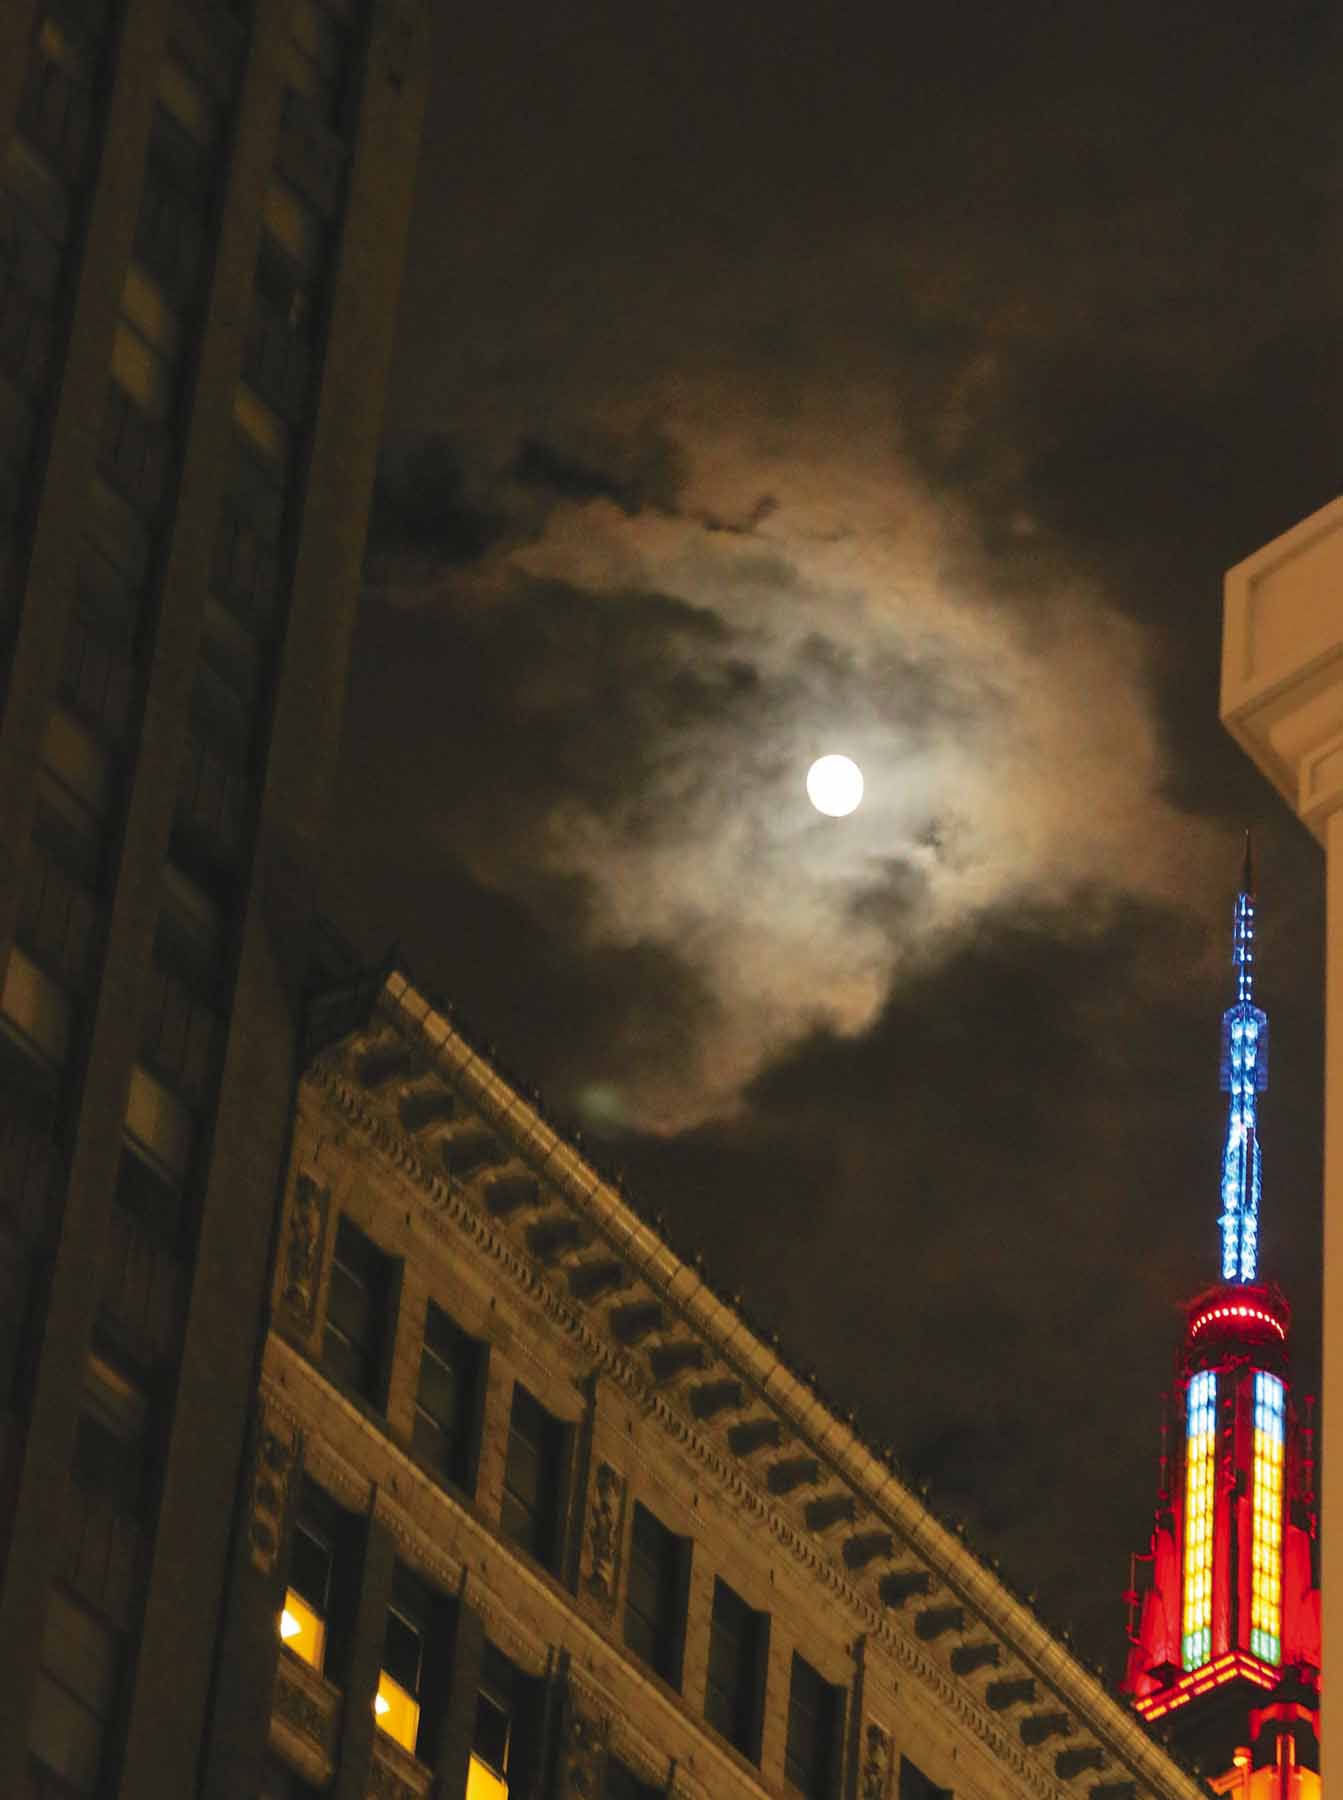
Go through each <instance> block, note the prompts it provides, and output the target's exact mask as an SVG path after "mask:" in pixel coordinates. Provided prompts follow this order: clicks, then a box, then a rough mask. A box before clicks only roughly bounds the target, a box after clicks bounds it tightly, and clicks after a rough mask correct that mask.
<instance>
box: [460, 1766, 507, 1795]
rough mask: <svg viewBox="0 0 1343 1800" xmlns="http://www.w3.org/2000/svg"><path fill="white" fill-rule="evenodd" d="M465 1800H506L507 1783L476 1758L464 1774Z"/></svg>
mask: <svg viewBox="0 0 1343 1800" xmlns="http://www.w3.org/2000/svg"><path fill="white" fill-rule="evenodd" d="M466 1800H508V1783H507V1782H506V1781H505V1780H504V1778H503V1776H502V1775H496V1774H495V1772H494V1770H493V1769H492V1768H490V1767H489V1765H488V1764H487V1763H483V1762H482V1761H481V1760H480V1758H479V1757H478V1756H473V1757H472V1758H471V1766H470V1768H469V1769H468V1770H467V1772H466Z"/></svg>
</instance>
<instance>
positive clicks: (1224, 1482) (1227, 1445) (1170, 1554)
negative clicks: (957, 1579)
mask: <svg viewBox="0 0 1343 1800" xmlns="http://www.w3.org/2000/svg"><path fill="white" fill-rule="evenodd" d="M1232 963H1233V967H1234V970H1235V976H1236V997H1235V1001H1234V1003H1233V1004H1232V1005H1231V1007H1229V1008H1228V1010H1227V1012H1226V1014H1225V1015H1224V1017H1223V1021H1222V1086H1223V1087H1224V1088H1225V1089H1226V1091H1227V1094H1228V1096H1229V1099H1228V1106H1227V1135H1226V1148H1225V1151H1224V1154H1223V1161H1222V1213H1221V1219H1220V1225H1221V1233H1222V1269H1221V1279H1220V1281H1218V1282H1216V1283H1215V1284H1214V1285H1213V1286H1212V1287H1209V1288H1205V1289H1204V1291H1203V1292H1202V1293H1200V1294H1199V1295H1198V1296H1197V1297H1196V1298H1195V1299H1194V1300H1192V1301H1190V1303H1189V1306H1188V1308H1187V1316H1186V1324H1185V1332H1184V1338H1183V1342H1182V1343H1181V1346H1180V1352H1179V1357H1178V1360H1177V1364H1176V1378H1175V1389H1174V1407H1173V1420H1174V1429H1173V1432H1172V1433H1171V1434H1170V1436H1171V1439H1172V1442H1171V1444H1170V1445H1169V1446H1168V1447H1166V1448H1163V1454H1162V1459H1161V1490H1160V1494H1159V1497H1158V1501H1157V1511H1156V1522H1155V1525H1154V1527H1153V1531H1152V1544H1151V1549H1150V1551H1149V1552H1148V1554H1147V1555H1145V1556H1142V1557H1139V1558H1136V1559H1135V1562H1136V1565H1137V1567H1138V1568H1139V1570H1140V1571H1141V1572H1142V1573H1143V1574H1144V1576H1145V1580H1144V1581H1143V1583H1142V1586H1143V1590H1144V1591H1143V1592H1141V1593H1139V1592H1137V1591H1136V1589H1137V1586H1138V1584H1137V1583H1136V1582H1135V1591H1133V1592H1131V1593H1130V1595H1129V1601H1130V1631H1129V1638H1130V1645H1131V1647H1130V1650H1129V1657H1128V1664H1127V1667H1126V1669H1125V1673H1124V1680H1123V1684H1122V1686H1123V1689H1124V1692H1125V1693H1127V1694H1128V1695H1129V1697H1130V1698H1131V1700H1132V1702H1133V1704H1134V1706H1135V1707H1136V1708H1137V1710H1138V1712H1139V1713H1141V1714H1142V1716H1143V1717H1144V1718H1145V1719H1146V1720H1148V1721H1149V1722H1150V1723H1151V1724H1152V1726H1153V1728H1154V1729H1155V1730H1156V1731H1157V1733H1158V1735H1160V1736H1162V1737H1165V1738H1167V1739H1168V1741H1169V1742H1170V1743H1171V1745H1172V1747H1173V1748H1175V1749H1176V1750H1177V1751H1180V1752H1182V1753H1183V1754H1185V1755H1186V1756H1188V1757H1189V1758H1191V1759H1193V1760H1194V1761H1196V1762H1197V1763H1198V1764H1199V1765H1201V1766H1202V1768H1203V1769H1205V1770H1206V1771H1207V1772H1208V1773H1209V1774H1210V1775H1212V1776H1213V1781H1212V1785H1213V1787H1214V1788H1215V1789H1216V1791H1217V1792H1218V1793H1221V1794H1227V1795H1232V1796H1236V1797H1238V1800H1310V1797H1313V1796H1318V1794H1319V1791H1320V1779H1319V1774H1318V1769H1319V1687H1320V1591H1319V1578H1318V1573H1317V1564H1316V1555H1315V1539H1316V1510H1315V1494H1314V1454H1313V1448H1312V1442H1313V1434H1312V1432H1311V1429H1310V1426H1309V1424H1308V1422H1305V1421H1303V1419H1302V1416H1301V1415H1300V1413H1299V1412H1298V1410H1297V1408H1296V1406H1295V1404H1294V1402H1293V1397H1292V1385H1291V1370H1290V1365H1289V1359H1288V1340H1289V1331H1290V1325H1291V1310H1290V1308H1289V1307H1288V1304H1287V1300H1286V1297H1285V1296H1284V1295H1283V1293H1282V1291H1281V1289H1279V1288H1278V1287H1277V1286H1276V1284H1274V1283H1273V1282H1266V1281H1261V1280H1260V1279H1259V1269H1258V1239H1259V1192H1260V1155H1259V1133H1258V1119H1257V1101H1258V1096H1259V1094H1260V1093H1262V1091H1263V1090H1264V1088H1265V1087H1266V1085H1267V1078H1268V1020H1267V1018H1266V1016H1265V1015H1264V1013H1263V1012H1262V1011H1261V1010H1260V1009H1259V1008H1258V1007H1257V1006H1256V1005H1255V1004H1254V995H1253V986H1254V879H1253V871H1252V868H1251V862H1250V853H1249V846H1248V842H1247V845H1246V854H1245V872H1244V876H1243V878H1242V882H1241V890H1240V893H1239V894H1238V895H1237V897H1236V909H1235V931H1234V948H1233V952H1232Z"/></svg>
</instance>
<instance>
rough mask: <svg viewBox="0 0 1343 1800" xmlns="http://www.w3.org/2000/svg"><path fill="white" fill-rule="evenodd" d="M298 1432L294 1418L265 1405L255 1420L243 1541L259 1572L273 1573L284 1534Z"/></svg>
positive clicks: (296, 1457) (296, 1453) (296, 1458)
mask: <svg viewBox="0 0 1343 1800" xmlns="http://www.w3.org/2000/svg"><path fill="white" fill-rule="evenodd" d="M298 1449H299V1432H298V1426H297V1424H296V1423H295V1422H293V1421H291V1420H287V1419H284V1418H281V1417H280V1416H279V1415H278V1413H276V1412H275V1411H274V1409H265V1410H263V1411H262V1414H261V1417H260V1419H259V1420H258V1423H257V1437H256V1452H255V1455H254V1457H253V1461H252V1496H251V1499H252V1504H251V1508H250V1511H249V1516H248V1520H247V1543H248V1549H249V1552H250V1554H251V1559H252V1567H253V1568H254V1569H255V1570H256V1571H257V1573H258V1574H260V1575H273V1574H274V1573H275V1563H276V1559H277V1558H278V1556H279V1554H280V1540H281V1538H282V1536H283V1534H284V1512H285V1505H286V1503H287V1501H288V1497H289V1480H290V1476H291V1475H292V1473H293V1469H294V1464H295V1462H296V1461H297V1460H298Z"/></svg>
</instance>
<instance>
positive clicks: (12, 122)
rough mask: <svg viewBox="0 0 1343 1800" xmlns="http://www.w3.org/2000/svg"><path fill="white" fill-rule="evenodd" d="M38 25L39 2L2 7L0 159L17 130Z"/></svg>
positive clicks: (21, 0)
mask: <svg viewBox="0 0 1343 1800" xmlns="http://www.w3.org/2000/svg"><path fill="white" fill-rule="evenodd" d="M36 25H37V0H8V3H7V4H6V5H5V6H3V7H0V155H3V153H4V152H5V151H6V150H8V148H9V145H10V142H11V140H12V139H13V136H14V133H15V130H16V129H17V120H18V116H19V101H20V100H21V99H22V97H23V88H24V83H25V82H26V81H27V79H28V67H29V62H30V60H31V45H32V41H33V31H34V28H35V27H36Z"/></svg>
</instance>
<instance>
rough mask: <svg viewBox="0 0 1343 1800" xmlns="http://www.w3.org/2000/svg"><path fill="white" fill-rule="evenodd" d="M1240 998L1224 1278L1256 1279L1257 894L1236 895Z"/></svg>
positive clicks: (1262, 1027) (1234, 1016)
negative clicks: (1255, 917)
mask: <svg viewBox="0 0 1343 1800" xmlns="http://www.w3.org/2000/svg"><path fill="white" fill-rule="evenodd" d="M1231 962H1232V966H1233V968H1234V969H1235V971H1236V1003H1235V1005H1234V1006H1230V1007H1228V1008H1227V1010H1226V1012H1225V1013H1223V1015H1222V1071H1221V1073H1222V1087H1223V1088H1224V1089H1225V1090H1226V1092H1227V1093H1228V1094H1229V1095H1230V1096H1231V1098H1230V1101H1229V1102H1228V1105H1227V1118H1226V1148H1225V1149H1224V1150H1223V1152H1222V1214H1221V1218H1220V1219H1219V1221H1218V1223H1219V1224H1220V1226H1221V1228H1222V1280H1223V1281H1253V1280H1254V1279H1255V1276H1256V1275H1257V1273H1258V1270H1259V1194H1260V1187H1261V1181H1262V1177H1261V1169H1260V1160H1259V1125H1258V1119H1257V1117H1256V1102H1257V1100H1258V1096H1259V1095H1260V1094H1262V1093H1263V1091H1264V1089H1265V1088H1266V1087H1267V1086H1268V1017H1267V1015H1266V1014H1265V1013H1263V1012H1261V1011H1260V1009H1259V1008H1258V1007H1257V1006H1256V1005H1255V1004H1254V895H1253V894H1252V893H1250V892H1249V890H1248V889H1245V890H1242V892H1241V893H1239V894H1237V896H1236V914H1235V931H1234V937H1233V945H1232V951H1231Z"/></svg>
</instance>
